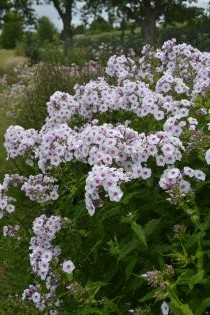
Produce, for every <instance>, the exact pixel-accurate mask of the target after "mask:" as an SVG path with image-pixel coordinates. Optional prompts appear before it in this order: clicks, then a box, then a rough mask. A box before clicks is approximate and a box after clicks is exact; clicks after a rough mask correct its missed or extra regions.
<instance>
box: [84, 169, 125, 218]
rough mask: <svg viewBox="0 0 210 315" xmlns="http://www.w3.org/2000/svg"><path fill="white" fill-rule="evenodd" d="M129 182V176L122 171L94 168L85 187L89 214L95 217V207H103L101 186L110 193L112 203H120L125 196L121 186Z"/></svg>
mask: <svg viewBox="0 0 210 315" xmlns="http://www.w3.org/2000/svg"><path fill="white" fill-rule="evenodd" d="M129 180H130V178H129V176H128V175H125V174H124V173H123V170H122V169H115V168H110V167H106V166H94V167H93V169H92V171H91V172H90V173H89V174H88V177H87V180H86V186H85V190H86V194H85V201H86V208H87V210H88V213H89V214H90V215H93V214H94V213H95V207H96V206H97V207H99V206H102V205H103V203H102V201H101V198H100V196H99V189H100V187H101V186H102V187H103V188H104V190H105V191H106V192H107V193H108V196H109V198H110V200H111V201H119V200H120V199H121V198H122V195H123V192H122V190H121V189H120V184H121V183H125V182H128V181H129Z"/></svg>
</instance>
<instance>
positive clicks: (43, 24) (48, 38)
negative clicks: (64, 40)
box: [37, 16, 57, 43]
mask: <svg viewBox="0 0 210 315" xmlns="http://www.w3.org/2000/svg"><path fill="white" fill-rule="evenodd" d="M56 33H57V31H56V28H55V26H54V24H53V23H52V22H51V21H50V20H49V18H48V17H47V16H43V17H41V18H40V19H39V20H38V27H37V35H38V39H39V40H40V42H41V43H45V42H53V40H54V38H55V35H56Z"/></svg>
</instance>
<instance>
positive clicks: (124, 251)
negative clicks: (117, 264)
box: [118, 240, 139, 261]
mask: <svg viewBox="0 0 210 315" xmlns="http://www.w3.org/2000/svg"><path fill="white" fill-rule="evenodd" d="M138 247H139V242H138V241H137V240H132V241H131V242H129V243H127V244H125V246H123V247H122V248H121V249H120V251H119V257H118V261H120V260H122V259H123V258H124V257H125V256H127V255H128V254H129V253H130V252H132V251H133V250H134V249H136V248H138Z"/></svg>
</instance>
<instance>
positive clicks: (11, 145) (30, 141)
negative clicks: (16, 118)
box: [4, 126, 38, 158]
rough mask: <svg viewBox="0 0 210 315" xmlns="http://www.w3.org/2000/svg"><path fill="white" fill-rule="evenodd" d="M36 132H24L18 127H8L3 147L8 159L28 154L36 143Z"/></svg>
mask: <svg viewBox="0 0 210 315" xmlns="http://www.w3.org/2000/svg"><path fill="white" fill-rule="evenodd" d="M37 135H38V133H37V131H36V130H35V129H28V130H25V129H24V128H22V127H20V126H10V127H9V128H8V129H7V131H6V134H5V142H4V146H5V149H6V151H7V157H8V158H15V157H17V156H22V155H25V154H28V155H29V154H30V153H31V149H32V148H33V149H34V146H35V144H36V142H37V140H38V139H37Z"/></svg>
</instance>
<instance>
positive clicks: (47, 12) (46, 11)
mask: <svg viewBox="0 0 210 315" xmlns="http://www.w3.org/2000/svg"><path fill="white" fill-rule="evenodd" d="M208 3H209V0H198V5H199V6H202V7H204V8H207V7H208ZM80 6H81V3H80ZM34 8H35V11H36V13H37V16H38V17H41V16H47V17H49V19H50V20H51V21H52V22H53V23H54V25H55V26H56V28H57V29H58V30H61V29H62V22H61V19H60V18H59V15H58V13H57V11H56V10H55V9H54V7H53V5H48V4H43V5H39V6H37V5H35V6H34ZM79 11H80V10H79V9H78V10H77V12H76V13H75V14H74V16H73V24H74V25H78V24H81V23H82V22H81V20H80V13H79Z"/></svg>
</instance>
